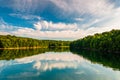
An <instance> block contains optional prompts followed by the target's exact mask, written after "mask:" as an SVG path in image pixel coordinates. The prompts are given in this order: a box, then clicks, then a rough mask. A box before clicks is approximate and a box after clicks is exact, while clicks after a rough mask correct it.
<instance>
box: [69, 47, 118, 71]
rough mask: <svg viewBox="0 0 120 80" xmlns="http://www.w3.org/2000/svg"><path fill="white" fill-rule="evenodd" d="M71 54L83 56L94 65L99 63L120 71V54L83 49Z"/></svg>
mask: <svg viewBox="0 0 120 80" xmlns="http://www.w3.org/2000/svg"><path fill="white" fill-rule="evenodd" d="M71 52H73V53H75V54H79V55H80V56H83V57H84V58H86V59H88V60H90V61H91V62H92V63H98V64H102V65H103V66H106V67H111V68H113V69H118V70H120V55H119V53H106V52H98V51H91V50H83V49H78V50H76V49H71Z"/></svg>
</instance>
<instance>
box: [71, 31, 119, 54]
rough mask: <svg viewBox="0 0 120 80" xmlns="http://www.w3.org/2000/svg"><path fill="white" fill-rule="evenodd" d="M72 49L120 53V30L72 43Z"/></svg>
mask: <svg viewBox="0 0 120 80" xmlns="http://www.w3.org/2000/svg"><path fill="white" fill-rule="evenodd" d="M70 48H71V49H73V48H76V49H92V50H100V51H107V52H112V51H113V52H117V53H119V52H120V30H112V31H110V32H104V33H101V34H95V35H93V36H87V37H85V38H82V39H79V40H76V41H73V42H71V44H70Z"/></svg>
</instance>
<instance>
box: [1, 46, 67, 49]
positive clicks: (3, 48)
mask: <svg viewBox="0 0 120 80" xmlns="http://www.w3.org/2000/svg"><path fill="white" fill-rule="evenodd" d="M59 47H60V48H69V46H59ZM59 47H58V48H59ZM38 48H49V47H47V46H46V47H15V48H12V47H11V48H0V50H14V49H38ZM51 48H52V47H51ZM56 48H57V47H56Z"/></svg>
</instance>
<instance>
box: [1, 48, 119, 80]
mask: <svg viewBox="0 0 120 80" xmlns="http://www.w3.org/2000/svg"><path fill="white" fill-rule="evenodd" d="M116 61H117V62H116ZM119 61H120V59H119V56H118V55H117V54H115V56H113V55H112V54H104V53H97V52H96V53H94V52H90V51H87V52H86V51H69V50H68V49H56V50H50V49H49V50H48V49H34V50H2V51H0V80H120V63H119Z"/></svg>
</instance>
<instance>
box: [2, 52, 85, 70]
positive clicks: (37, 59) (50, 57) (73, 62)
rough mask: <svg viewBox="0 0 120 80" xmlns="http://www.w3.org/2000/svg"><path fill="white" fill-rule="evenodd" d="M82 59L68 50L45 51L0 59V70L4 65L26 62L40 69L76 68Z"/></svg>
mask: <svg viewBox="0 0 120 80" xmlns="http://www.w3.org/2000/svg"><path fill="white" fill-rule="evenodd" d="M82 61H84V60H83V58H82V57H80V56H78V55H76V54H72V53H70V52H61V53H58V52H56V53H55V52H46V53H44V54H39V55H34V56H30V57H25V58H21V59H15V60H10V61H6V60H3V61H0V64H1V65H0V72H1V71H2V70H3V69H5V68H6V67H9V66H12V65H18V64H27V63H33V68H34V69H37V70H40V71H46V70H52V69H53V68H57V69H64V68H77V65H78V63H80V62H82Z"/></svg>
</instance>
